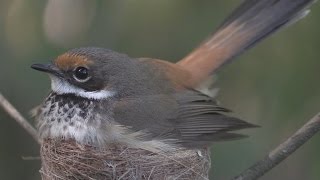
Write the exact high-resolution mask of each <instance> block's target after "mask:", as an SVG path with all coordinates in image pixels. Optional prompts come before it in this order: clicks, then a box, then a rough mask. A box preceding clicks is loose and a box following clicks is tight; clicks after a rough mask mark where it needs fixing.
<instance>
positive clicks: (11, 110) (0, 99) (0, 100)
mask: <svg viewBox="0 0 320 180" xmlns="http://www.w3.org/2000/svg"><path fill="white" fill-rule="evenodd" d="M0 106H1V107H2V108H3V109H4V110H5V111H6V112H7V113H8V114H9V115H10V116H11V117H12V118H13V119H14V120H16V121H17V123H18V124H19V125H20V126H22V127H23V128H24V129H25V130H26V131H27V132H28V133H29V134H30V135H31V136H32V137H33V139H34V140H36V141H37V142H38V143H39V144H40V140H39V138H38V134H37V131H36V130H35V128H34V127H33V126H32V125H31V124H30V123H29V122H28V121H27V120H26V119H25V118H24V117H23V116H22V115H21V114H20V113H19V112H18V111H17V109H16V108H15V107H13V106H12V105H11V104H10V102H9V101H8V100H7V99H6V98H5V97H4V96H3V95H2V94H1V92H0Z"/></svg>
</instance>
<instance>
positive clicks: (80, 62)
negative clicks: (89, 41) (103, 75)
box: [54, 53, 93, 71]
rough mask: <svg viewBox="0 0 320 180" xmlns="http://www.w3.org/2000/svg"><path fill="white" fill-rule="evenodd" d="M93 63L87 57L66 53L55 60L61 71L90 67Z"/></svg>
mask: <svg viewBox="0 0 320 180" xmlns="http://www.w3.org/2000/svg"><path fill="white" fill-rule="evenodd" d="M92 63H93V61H91V60H89V59H88V58H87V57H86V56H83V55H76V54H70V53H64V54H62V55H60V56H58V58H57V59H55V61H54V64H55V65H56V66H57V67H58V68H59V69H61V70H64V71H68V70H73V69H74V68H75V67H79V66H83V67H88V66H89V65H90V64H92Z"/></svg>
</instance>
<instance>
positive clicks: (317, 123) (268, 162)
mask: <svg viewBox="0 0 320 180" xmlns="http://www.w3.org/2000/svg"><path fill="white" fill-rule="evenodd" d="M319 131H320V113H318V114H317V115H316V116H314V117H313V118H312V119H311V120H310V121H309V122H307V123H306V124H305V125H303V126H302V127H301V128H300V129H299V130H298V131H297V132H296V133H294V134H293V135H292V136H291V137H289V138H288V139H287V140H286V141H285V142H283V143H282V144H280V145H279V146H278V147H276V148H275V149H274V150H272V151H271V152H270V153H269V154H268V155H267V156H266V157H265V158H264V159H262V160H260V161H258V162H257V163H255V164H254V165H253V166H251V167H250V168H248V169H246V170H245V171H243V172H242V173H241V174H240V175H238V176H236V177H234V178H233V180H253V179H257V178H259V177H261V176H263V175H264V174H265V173H267V172H268V171H270V170H271V169H272V168H273V167H275V166H276V165H278V164H279V163H280V162H282V161H283V160H284V159H286V158H287V157H288V156H289V155H291V154H292V153H293V152H294V151H296V150H297V149H298V148H299V147H300V146H302V145H303V144H304V143H306V142H307V141H308V140H309V139H310V138H311V137H312V136H313V135H315V134H316V133H317V132H319Z"/></svg>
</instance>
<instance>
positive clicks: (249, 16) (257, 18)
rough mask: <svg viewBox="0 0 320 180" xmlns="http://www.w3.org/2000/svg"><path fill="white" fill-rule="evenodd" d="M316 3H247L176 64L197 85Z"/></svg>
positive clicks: (259, 0)
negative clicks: (189, 75) (185, 70)
mask: <svg viewBox="0 0 320 180" xmlns="http://www.w3.org/2000/svg"><path fill="white" fill-rule="evenodd" d="M313 2H315V0H246V1H244V2H243V3H242V4H241V5H240V6H239V7H238V8H237V9H236V10H235V11H234V12H233V13H232V14H231V15H230V17H229V18H227V19H226V20H225V22H224V23H223V24H222V25H221V26H220V28H218V30H217V31H216V33H214V34H213V35H212V36H211V37H210V38H209V39H208V40H206V41H205V42H204V43H203V44H202V45H200V46H199V47H198V48H196V49H195V50H194V51H193V52H191V53H190V54H189V55H188V56H186V57H185V58H183V59H182V60H180V61H179V62H178V63H177V64H178V65H180V66H182V67H183V68H185V69H187V70H188V71H189V72H190V73H191V74H192V79H190V82H189V83H190V85H193V86H196V85H198V84H199V83H201V82H202V81H203V80H205V79H206V78H207V77H208V76H209V75H210V74H212V73H213V72H214V71H215V70H217V69H218V68H219V67H221V66H222V65H223V64H225V63H226V62H228V61H229V60H231V59H232V58H234V57H235V56H237V55H239V54H241V53H242V52H244V51H245V50H247V49H249V48H251V47H252V46H254V45H255V44H256V43H258V42H260V41H261V40H262V39H264V38H266V37H267V36H268V35H271V34H272V33H274V32H276V31H277V30H279V29H280V28H282V27H285V26H287V25H290V24H292V23H294V22H296V21H298V20H300V19H301V18H303V17H304V16H306V15H307V14H308V13H309V9H308V8H309V7H310V6H311V4H312V3H313Z"/></svg>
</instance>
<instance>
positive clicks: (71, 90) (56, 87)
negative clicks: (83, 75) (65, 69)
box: [50, 75, 116, 100]
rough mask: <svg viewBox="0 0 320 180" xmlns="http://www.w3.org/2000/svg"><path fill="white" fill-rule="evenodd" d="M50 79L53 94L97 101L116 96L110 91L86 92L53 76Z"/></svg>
mask: <svg viewBox="0 0 320 180" xmlns="http://www.w3.org/2000/svg"><path fill="white" fill-rule="evenodd" d="M50 78H51V89H52V91H53V92H55V93H57V94H74V95H76V96H80V97H84V98H88V99H95V100H100V99H107V98H109V97H112V96H114V95H115V94H116V93H115V92H113V91H108V90H99V91H86V90H84V89H81V88H78V87H76V86H74V85H72V84H70V83H69V82H67V81H65V80H62V79H60V78H58V77H55V76H53V75H50Z"/></svg>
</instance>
